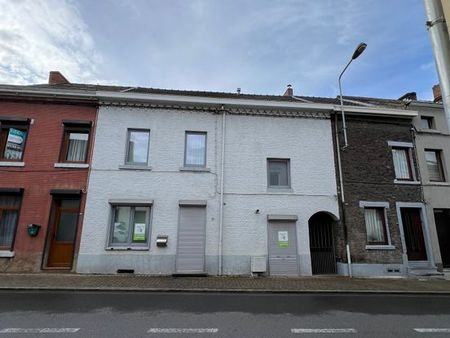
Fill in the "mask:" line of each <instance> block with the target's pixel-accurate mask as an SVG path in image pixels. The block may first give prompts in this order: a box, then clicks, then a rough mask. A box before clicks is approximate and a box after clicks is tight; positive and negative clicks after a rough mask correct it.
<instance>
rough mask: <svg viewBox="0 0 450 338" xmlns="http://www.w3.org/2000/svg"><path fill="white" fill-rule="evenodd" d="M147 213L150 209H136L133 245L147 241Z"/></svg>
mask: <svg viewBox="0 0 450 338" xmlns="http://www.w3.org/2000/svg"><path fill="white" fill-rule="evenodd" d="M147 211H148V208H145V207H136V208H135V209H134V228H133V243H145V242H146V241H147Z"/></svg>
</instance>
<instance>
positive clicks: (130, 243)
mask: <svg viewBox="0 0 450 338" xmlns="http://www.w3.org/2000/svg"><path fill="white" fill-rule="evenodd" d="M149 225H150V206H137V205H113V206H112V223H111V231H110V238H109V246H111V247H116V246H117V247H121V246H122V247H123V246H125V247H147V246H148V240H149V233H150V229H149Z"/></svg>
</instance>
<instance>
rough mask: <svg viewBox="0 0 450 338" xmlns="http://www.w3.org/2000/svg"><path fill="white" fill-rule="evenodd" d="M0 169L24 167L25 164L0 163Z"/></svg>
mask: <svg viewBox="0 0 450 338" xmlns="http://www.w3.org/2000/svg"><path fill="white" fill-rule="evenodd" d="M0 167H25V162H12V161H11V162H0Z"/></svg>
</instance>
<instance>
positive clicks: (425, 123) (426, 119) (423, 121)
mask: <svg viewBox="0 0 450 338" xmlns="http://www.w3.org/2000/svg"><path fill="white" fill-rule="evenodd" d="M433 122H434V121H433V117H432V116H421V117H420V129H434V123H433Z"/></svg>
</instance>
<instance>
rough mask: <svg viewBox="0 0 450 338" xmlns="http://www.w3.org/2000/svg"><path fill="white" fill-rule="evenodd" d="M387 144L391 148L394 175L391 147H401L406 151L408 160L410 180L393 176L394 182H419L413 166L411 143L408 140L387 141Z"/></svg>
mask: <svg viewBox="0 0 450 338" xmlns="http://www.w3.org/2000/svg"><path fill="white" fill-rule="evenodd" d="M388 146H389V147H390V148H391V155H392V165H393V166H394V175H395V163H394V153H393V148H403V149H405V150H406V152H407V158H408V161H409V163H408V164H409V168H410V170H411V180H402V179H398V178H397V177H396V176H394V183H398V184H420V181H418V180H417V173H416V169H415V166H414V159H413V153H412V150H413V147H414V146H413V144H412V143H410V142H397V141H388Z"/></svg>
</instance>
